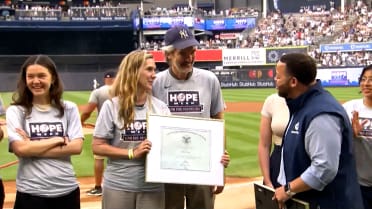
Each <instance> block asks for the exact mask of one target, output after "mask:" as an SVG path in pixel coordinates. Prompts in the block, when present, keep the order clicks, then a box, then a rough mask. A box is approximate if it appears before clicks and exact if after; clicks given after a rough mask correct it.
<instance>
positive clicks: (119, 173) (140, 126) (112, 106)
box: [93, 97, 170, 192]
mask: <svg viewBox="0 0 372 209" xmlns="http://www.w3.org/2000/svg"><path fill="white" fill-rule="evenodd" d="M149 101H151V102H149ZM134 111H135V115H134V122H133V123H132V124H130V127H129V128H127V129H122V128H123V122H122V120H121V119H119V118H118V112H119V102H118V97H114V98H112V99H111V100H106V101H105V102H104V103H103V106H102V109H101V111H100V113H99V115H98V118H97V121H96V127H95V129H94V133H93V136H94V137H98V138H102V139H106V140H107V143H108V144H110V145H111V146H115V147H119V148H123V149H130V148H135V147H136V146H138V145H139V144H140V143H141V142H142V141H143V140H144V139H146V138H147V129H146V126H147V124H146V116H147V113H150V112H151V113H154V114H160V115H170V112H169V109H168V107H167V105H166V104H164V102H162V101H160V100H159V99H156V98H155V97H151V99H149V100H148V101H146V103H145V104H144V106H142V107H135V110H134ZM103 187H104V188H109V189H113V190H118V191H127V192H154V191H163V190H164V186H163V184H159V183H146V182H145V158H141V159H133V160H128V159H123V158H108V159H107V166H106V169H105V172H104V179H103Z"/></svg>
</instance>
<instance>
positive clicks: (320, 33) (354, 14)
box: [12, 1, 372, 66]
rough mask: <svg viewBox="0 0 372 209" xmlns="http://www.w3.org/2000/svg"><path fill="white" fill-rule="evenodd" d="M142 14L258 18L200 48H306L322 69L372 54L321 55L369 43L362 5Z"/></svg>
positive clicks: (114, 9) (40, 12) (368, 14)
mask: <svg viewBox="0 0 372 209" xmlns="http://www.w3.org/2000/svg"><path fill="white" fill-rule="evenodd" d="M331 3H332V2H331ZM331 6H332V4H331ZM12 7H14V8H15V9H16V12H18V13H17V15H22V16H31V17H33V16H47V17H56V16H58V15H60V14H61V12H62V11H63V8H62V7H61V6H55V7H50V6H32V7H29V6H27V5H25V6H24V7H22V8H18V7H16V6H14V5H12ZM66 12H67V14H66V15H67V16H69V17H97V16H100V17H112V16H123V17H128V10H127V8H126V7H124V6H122V5H96V6H81V7H70V8H68V10H67V11H66ZM144 15H145V16H155V17H156V16H171V17H175V16H191V15H194V16H195V17H199V16H201V17H203V18H213V17H252V16H253V17H256V18H257V22H256V27H255V28H254V29H253V30H251V31H247V30H245V31H238V32H236V31H233V32H231V31H221V32H220V33H219V32H213V33H206V34H208V35H201V36H197V37H198V38H199V41H200V46H199V48H200V49H223V48H262V47H285V46H309V49H310V51H309V54H310V55H311V56H312V57H314V58H316V59H317V61H318V63H319V65H321V66H358V65H368V64H371V60H372V52H371V51H365V50H363V51H355V52H333V53H322V52H320V50H319V44H331V43H335V44H339V43H351V42H364V43H366V42H372V11H371V9H370V8H368V6H367V5H365V4H363V3H362V1H357V2H356V3H355V5H350V6H349V7H347V8H346V9H345V10H344V11H343V12H341V11H340V10H339V9H336V8H333V7H331V8H330V9H329V10H326V9H325V7H316V8H309V7H302V8H301V9H300V11H299V13H295V14H286V15H283V14H281V13H280V11H274V12H272V13H270V14H268V15H267V16H266V17H265V18H260V17H259V11H258V10H257V9H254V8H232V9H229V10H224V11H219V12H217V11H215V10H214V9H210V10H202V9H194V8H191V7H188V6H185V7H182V6H179V7H176V8H160V7H153V8H150V9H149V10H146V11H144ZM222 33H231V34H233V38H228V39H226V38H223V37H222ZM162 46H164V42H163V40H161V39H153V38H152V37H145V38H144V39H143V42H142V43H141V48H146V49H150V50H160V49H161V47H162Z"/></svg>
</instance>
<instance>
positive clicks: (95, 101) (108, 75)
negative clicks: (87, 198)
mask: <svg viewBox="0 0 372 209" xmlns="http://www.w3.org/2000/svg"><path fill="white" fill-rule="evenodd" d="M115 76H116V72H115V71H107V72H105V74H104V83H105V85H104V86H101V87H100V88H98V89H95V90H93V91H92V93H91V94H90V97H89V101H88V104H87V105H86V106H85V107H84V108H83V109H82V113H81V116H80V120H81V124H82V125H83V127H89V124H86V123H85V121H86V120H87V119H88V118H89V117H90V115H91V113H92V112H93V111H94V110H95V109H96V108H97V112H98V114H99V112H100V110H101V107H102V105H103V103H104V102H105V101H106V100H107V99H109V98H110V93H109V91H110V86H111V85H112V84H113V82H114V80H115ZM103 170H104V157H102V156H98V155H94V180H95V186H94V188H92V189H91V190H89V191H87V193H88V195H92V196H100V195H102V187H101V184H102V175H103Z"/></svg>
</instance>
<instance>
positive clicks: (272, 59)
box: [266, 46, 308, 65]
mask: <svg viewBox="0 0 372 209" xmlns="http://www.w3.org/2000/svg"><path fill="white" fill-rule="evenodd" d="M307 51H308V47H307V46H304V47H280V48H266V64H267V65H275V64H276V62H277V61H278V60H279V58H280V57H281V56H283V55H284V54H290V53H304V54H307Z"/></svg>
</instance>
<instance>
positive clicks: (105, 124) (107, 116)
mask: <svg viewBox="0 0 372 209" xmlns="http://www.w3.org/2000/svg"><path fill="white" fill-rule="evenodd" d="M114 111H115V107H114V105H113V102H112V101H111V100H106V101H105V102H104V103H103V106H102V108H101V111H100V113H99V115H98V118H97V120H96V126H95V128H94V133H93V136H95V137H98V138H104V139H112V138H114V130H115V128H114V115H117V114H114Z"/></svg>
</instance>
